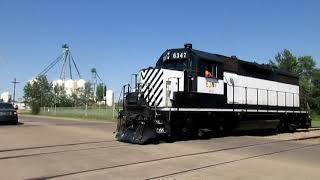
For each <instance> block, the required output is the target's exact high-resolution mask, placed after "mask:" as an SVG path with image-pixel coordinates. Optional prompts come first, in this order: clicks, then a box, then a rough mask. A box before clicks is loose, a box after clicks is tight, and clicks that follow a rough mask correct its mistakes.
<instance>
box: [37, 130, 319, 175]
mask: <svg viewBox="0 0 320 180" xmlns="http://www.w3.org/2000/svg"><path fill="white" fill-rule="evenodd" d="M317 138H320V136H312V137H305V138H295V139H289V140H278V141H273V142H264V143H255V144H250V145H243V146H235V147H229V148H221V149H216V150H208V151H202V152H197V153H188V154H182V155H176V156H168V157H163V158H156V159H150V160H143V161H138V162H132V163H125V164H120V165H115V166H107V167H100V168H94V169H88V170H82V171H75V172H70V173H64V174H57V175H52V176H43V177H37V178H32V180H39V179H52V178H60V177H65V176H71V175H77V174H82V173H89V172H95V171H101V170H109V169H115V168H121V167H130V166H134V165H141V164H147V163H153V162H160V161H164V160H172V159H178V158H184V157H191V156H197V155H204V154H211V153H217V152H223V151H228V150H237V149H243V148H249V147H257V146H263V145H268V144H277V143H283V142H290V141H302V140H308V139H317ZM319 145H320V144H311V145H305V146H302V147H295V148H288V149H285V150H280V151H273V152H269V153H263V154H259V155H255V156H249V157H245V158H240V159H236V160H232V161H225V162H222V163H216V164H210V165H206V166H201V167H196V168H192V169H187V170H183V171H177V172H173V173H169V174H164V175H161V176H156V177H151V178H148V179H158V178H164V177H169V176H174V175H179V174H184V173H187V172H192V171H196V170H200V169H205V168H210V167H215V166H220V165H224V164H229V163H234V162H238V161H243V160H246V159H252V158H257V157H262V156H267V155H272V154H277V153H281V152H287V151H294V150H297V149H302V148H307V147H312V146H319Z"/></svg>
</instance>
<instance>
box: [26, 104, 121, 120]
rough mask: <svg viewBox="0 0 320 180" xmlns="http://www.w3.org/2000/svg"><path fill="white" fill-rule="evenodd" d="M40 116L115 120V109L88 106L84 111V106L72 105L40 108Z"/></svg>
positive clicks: (28, 112)
mask: <svg viewBox="0 0 320 180" xmlns="http://www.w3.org/2000/svg"><path fill="white" fill-rule="evenodd" d="M20 113H21V114H25V115H30V114H31V113H30V111H21V112H20ZM38 115H40V116H51V117H66V118H75V119H94V120H109V121H110V120H111V121H112V120H116V119H117V115H118V113H117V111H116V110H115V111H114V117H113V111H112V109H111V108H107V109H106V108H99V107H95V108H88V110H87V111H86V110H85V108H78V107H77V108H74V107H65V108H61V107H60V108H57V109H56V110H55V109H54V108H45V109H43V108H41V111H40V113H39V114H38Z"/></svg>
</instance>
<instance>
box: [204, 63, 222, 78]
mask: <svg viewBox="0 0 320 180" xmlns="http://www.w3.org/2000/svg"><path fill="white" fill-rule="evenodd" d="M203 65H204V66H203V70H204V71H203V73H202V76H204V77H206V78H214V79H217V78H218V65H217V64H215V63H212V62H204V64H203Z"/></svg>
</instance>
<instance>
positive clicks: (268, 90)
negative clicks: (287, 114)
mask: <svg viewBox="0 0 320 180" xmlns="http://www.w3.org/2000/svg"><path fill="white" fill-rule="evenodd" d="M224 79H225V80H226V84H227V85H228V86H231V87H232V94H233V97H232V105H233V111H234V109H235V88H244V89H245V105H246V112H247V110H248V105H249V104H248V94H247V93H248V89H255V90H256V92H257V104H256V105H257V106H259V99H260V98H259V91H266V92H267V95H266V96H267V97H266V98H267V99H266V101H267V105H266V106H267V108H268V109H267V111H268V110H269V108H270V103H269V92H276V96H277V105H276V106H277V107H279V93H284V98H285V104H284V107H285V111H287V108H288V107H289V106H287V94H290V95H292V96H293V97H292V99H293V101H292V106H290V107H298V106H295V101H294V100H295V97H294V96H295V95H299V93H295V92H287V91H279V90H272V89H264V88H255V87H248V86H239V85H234V84H231V83H230V82H229V81H228V80H227V78H225V77H224ZM257 111H258V109H257ZM278 111H279V108H277V112H278Z"/></svg>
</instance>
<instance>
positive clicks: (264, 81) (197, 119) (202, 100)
mask: <svg viewBox="0 0 320 180" xmlns="http://www.w3.org/2000/svg"><path fill="white" fill-rule="evenodd" d="M122 92H123V93H122V96H123V101H122V106H123V107H122V110H121V111H120V112H119V119H118V126H117V135H116V138H117V139H118V140H120V141H126V142H131V143H138V144H144V143H148V142H151V141H157V140H159V139H173V138H176V137H188V136H203V135H204V134H206V133H217V134H223V133H227V132H232V131H235V130H243V129H244V130H252V129H279V130H295V129H296V128H309V127H310V124H311V120H310V117H309V114H308V111H307V105H306V101H305V98H304V97H303V92H301V89H300V88H299V77H298V76H297V75H295V74H292V73H289V72H285V71H282V70H278V69H274V68H272V67H271V66H269V65H263V64H257V63H253V62H247V61H243V60H240V59H238V58H237V57H236V56H231V57H227V56H223V55H219V54H211V53H207V52H204V51H199V50H195V49H193V48H192V44H185V46H184V48H179V49H169V50H166V51H165V52H164V53H163V54H162V55H161V57H160V58H159V60H158V61H157V63H156V66H155V67H154V68H153V67H152V68H151V67H149V68H146V69H142V70H140V71H139V73H138V74H136V75H135V85H134V87H131V85H130V84H128V85H125V86H123V90H122Z"/></svg>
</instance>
